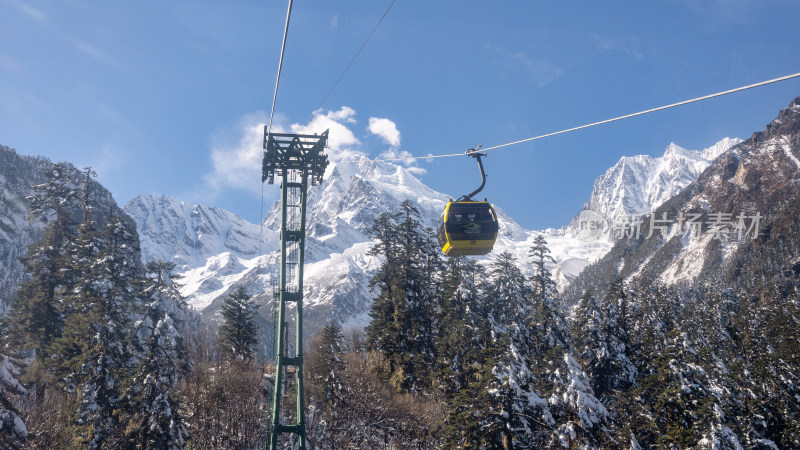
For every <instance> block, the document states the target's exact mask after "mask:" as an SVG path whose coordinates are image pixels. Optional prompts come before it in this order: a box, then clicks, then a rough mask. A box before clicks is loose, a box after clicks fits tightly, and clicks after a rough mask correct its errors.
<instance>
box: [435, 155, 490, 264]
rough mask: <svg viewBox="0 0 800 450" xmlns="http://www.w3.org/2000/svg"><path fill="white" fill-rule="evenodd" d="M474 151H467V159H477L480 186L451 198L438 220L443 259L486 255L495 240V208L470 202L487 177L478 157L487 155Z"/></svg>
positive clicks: (484, 202)
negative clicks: (457, 197)
mask: <svg viewBox="0 0 800 450" xmlns="http://www.w3.org/2000/svg"><path fill="white" fill-rule="evenodd" d="M478 148H480V146H478ZM476 150H477V149H470V150H469V151H467V156H471V157H473V158H476V159H477V160H478V168H479V169H480V171H481V185H480V187H479V188H478V189H477V190H475V192H473V193H471V194H469V195H463V196H461V197H460V198H459V199H458V200H456V201H453V200H452V199H451V200H450V201H449V202H447V205H446V206H445V207H444V211H442V216H441V217H440V218H439V226H438V227H437V230H436V237H437V239H438V240H439V246H440V247H441V248H442V252H443V253H444V254H445V256H464V255H485V254H487V253H489V252H491V251H492V247H494V243H495V241H496V240H497V232H498V230H499V224H498V222H497V214H496V213H495V211H494V208H492V205H491V204H490V203H489V202H488V201H486V199H483V201H478V200H473V199H472V197H473V196H474V195H476V194H477V193H478V192H480V191H481V190H483V186H484V185H485V184H486V174H485V173H484V172H483V163H482V162H481V156H486V153H478V152H477V151H476Z"/></svg>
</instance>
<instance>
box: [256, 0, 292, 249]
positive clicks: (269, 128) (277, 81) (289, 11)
mask: <svg viewBox="0 0 800 450" xmlns="http://www.w3.org/2000/svg"><path fill="white" fill-rule="evenodd" d="M291 17H292V0H289V8H288V9H287V11H286V25H285V26H284V27H283V43H282V44H281V56H280V59H278V76H277V77H276V78H275V93H274V94H273V95H272V109H271V111H270V113H269V124H268V125H267V137H268V138H269V134H270V132H271V131H272V117H273V116H274V115H275V102H276V101H277V99H278V85H279V84H280V82H281V70H282V69H283V54H284V53H285V52H286V36H287V35H288V34H289V19H290V18H291ZM259 220H260V222H261V229H260V230H259V232H258V254H259V255H261V254H262V252H261V241H262V234H263V232H264V181H262V182H261V215H260V216H259Z"/></svg>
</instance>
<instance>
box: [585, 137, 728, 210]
mask: <svg viewBox="0 0 800 450" xmlns="http://www.w3.org/2000/svg"><path fill="white" fill-rule="evenodd" d="M740 142H741V140H740V139H736V138H733V139H731V138H725V139H723V140H721V141H719V142H717V143H716V144H714V145H713V146H711V147H709V148H706V149H703V150H686V149H684V148H682V147H680V146H678V145H676V144H674V143H671V144H670V145H669V146H668V147H667V149H666V151H665V152H664V155H663V156H661V157H658V158H653V157H651V156H648V155H637V156H624V157H622V158H620V160H619V161H618V162H617V164H615V165H614V166H613V167H611V168H610V169H608V171H606V173H605V174H603V175H601V176H600V177H598V178H597V180H596V181H595V183H594V187H593V189H592V195H591V198H590V200H589V203H588V205H587V207H588V209H590V210H592V211H594V212H597V213H600V214H601V215H602V216H603V217H605V218H606V220H608V221H609V222H612V223H614V222H617V221H619V220H622V219H624V218H625V217H628V216H629V215H631V214H645V213H649V212H650V211H654V210H655V209H656V208H658V207H659V206H661V205H662V204H663V203H664V202H665V201H667V200H669V199H670V198H672V197H673V196H675V195H676V194H678V193H679V192H680V191H681V190H682V189H683V188H685V187H686V186H688V185H689V183H691V182H693V181H695V180H696V179H697V177H698V175H700V173H701V172H703V170H705V169H706V168H707V167H708V166H709V165H711V162H712V161H713V160H714V159H716V158H717V157H718V156H720V155H721V154H723V153H724V152H726V151H727V150H728V149H730V148H731V147H733V146H735V145H737V144H739V143H740Z"/></svg>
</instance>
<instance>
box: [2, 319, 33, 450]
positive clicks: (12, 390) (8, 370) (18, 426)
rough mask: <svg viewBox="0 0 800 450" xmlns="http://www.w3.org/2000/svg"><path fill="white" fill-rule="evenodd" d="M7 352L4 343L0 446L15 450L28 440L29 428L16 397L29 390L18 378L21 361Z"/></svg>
mask: <svg viewBox="0 0 800 450" xmlns="http://www.w3.org/2000/svg"><path fill="white" fill-rule="evenodd" d="M2 335H4V333H2V330H0V337H1V336H2ZM7 353H8V350H7V347H6V346H5V345H3V350H1V351H0V448H4V449H12V450H13V449H18V448H22V447H23V446H24V444H25V443H26V441H27V440H28V428H27V427H26V426H25V422H24V421H23V420H22V417H20V413H19V410H18V409H17V408H16V406H15V403H17V402H16V401H15V400H16V398H18V397H19V396H23V395H26V394H27V393H28V391H27V390H26V389H25V387H24V386H22V383H20V382H19V380H18V379H17V378H18V377H19V375H20V371H19V369H18V368H17V366H18V365H19V361H18V360H17V358H14V357H12V356H10V355H8V354H7Z"/></svg>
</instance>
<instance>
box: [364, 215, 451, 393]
mask: <svg viewBox="0 0 800 450" xmlns="http://www.w3.org/2000/svg"><path fill="white" fill-rule="evenodd" d="M400 210H401V212H400V214H398V215H396V216H388V215H381V216H380V217H379V218H378V219H377V220H376V221H375V224H374V226H373V228H372V235H373V237H375V238H376V239H377V240H378V245H377V246H376V247H375V249H373V250H374V252H373V254H378V255H381V256H383V257H384V264H383V267H382V268H381V269H380V270H379V272H378V273H377V274H376V275H375V277H374V278H373V281H372V283H373V286H378V287H379V289H380V292H379V294H378V297H377V298H376V299H375V300H374V302H373V306H372V310H371V311H370V316H371V317H372V321H371V322H370V324H369V325H368V327H367V343H368V345H369V346H370V348H372V349H375V350H378V351H380V352H381V353H382V354H383V355H384V356H385V357H386V358H387V360H388V362H389V374H388V377H389V380H390V383H391V384H392V385H393V386H394V387H395V388H396V389H398V390H418V389H420V388H422V387H423V386H427V385H429V383H428V381H429V378H430V376H431V374H432V373H433V372H434V371H435V368H436V348H435V347H436V344H435V341H436V337H435V328H436V322H435V320H436V315H435V313H434V312H435V310H436V306H437V304H438V286H439V282H438V281H437V280H436V277H437V276H438V273H439V272H440V270H441V259H440V257H439V254H438V251H437V249H436V246H435V244H434V243H433V233H432V232H431V231H430V230H424V229H422V226H421V225H420V223H419V211H418V210H417V208H416V206H414V205H413V204H412V203H411V202H410V201H408V200H406V201H404V202H403V203H401V205H400ZM384 251H389V252H393V254H391V253H382V252H384Z"/></svg>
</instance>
